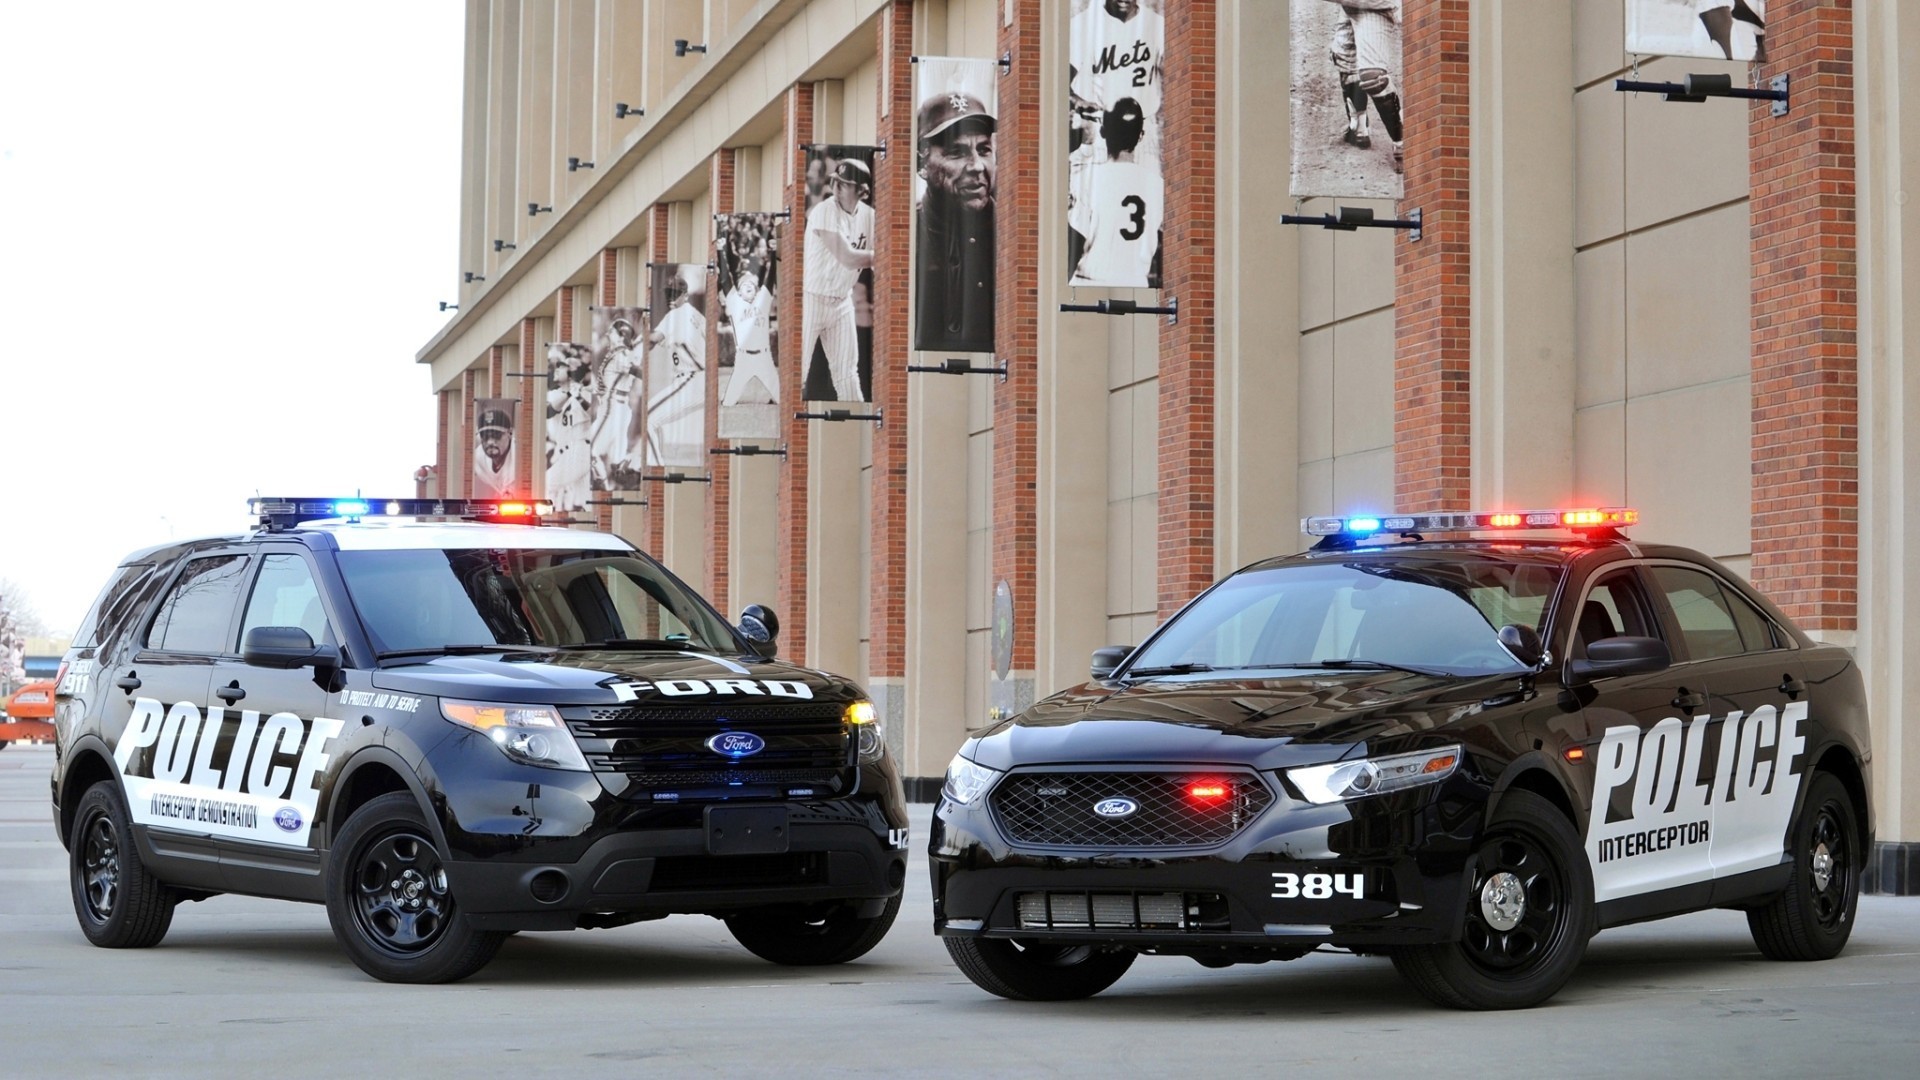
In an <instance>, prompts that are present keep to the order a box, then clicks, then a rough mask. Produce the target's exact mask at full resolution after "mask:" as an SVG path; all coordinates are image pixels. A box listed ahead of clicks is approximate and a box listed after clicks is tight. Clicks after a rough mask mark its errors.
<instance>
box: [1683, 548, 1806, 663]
mask: <svg viewBox="0 0 1920 1080" xmlns="http://www.w3.org/2000/svg"><path fill="white" fill-rule="evenodd" d="M1653 576H1654V579H1655V580H1656V581H1658V582H1659V583H1660V591H1661V592H1663V593H1665V594H1666V595H1667V603H1668V605H1670V606H1671V607H1672V608H1673V617H1674V619H1675V620H1676V621H1678V622H1679V623H1680V636H1681V637H1683V638H1685V639H1686V642H1687V655H1689V656H1690V657H1692V658H1693V659H1695V660H1708V659H1712V658H1713V657H1716V656H1739V655H1740V654H1742V653H1750V652H1763V651H1765V650H1768V649H1772V648H1775V647H1776V643H1775V641H1774V636H1773V627H1772V624H1770V623H1769V622H1767V620H1766V617H1765V616H1763V615H1761V614H1760V613H1759V612H1758V611H1755V610H1754V609H1753V605H1752V604H1749V603H1747V601H1746V598H1745V597H1743V596H1741V595H1739V594H1738V593H1735V592H1734V591H1733V590H1732V589H1729V588H1727V587H1726V586H1724V585H1722V584H1721V583H1720V580H1719V579H1718V578H1716V577H1714V576H1713V575H1712V574H1708V573H1705V572H1703V571H1699V570H1689V569H1687V568H1686V567H1683V566H1656V567H1654V568H1653Z"/></svg>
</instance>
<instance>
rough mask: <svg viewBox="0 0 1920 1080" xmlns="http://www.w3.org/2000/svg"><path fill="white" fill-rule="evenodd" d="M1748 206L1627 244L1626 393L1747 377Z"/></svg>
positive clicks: (1671, 226)
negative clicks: (1745, 375)
mask: <svg viewBox="0 0 1920 1080" xmlns="http://www.w3.org/2000/svg"><path fill="white" fill-rule="evenodd" d="M1747 244H1748V227H1747V204H1746V203H1745V202H1740V203H1736V204H1734V205H1732V206H1727V207H1723V208H1721V209H1719V210H1715V211H1712V212H1710V213H1705V214H1699V215H1695V216H1693V217H1688V218H1683V219H1681V220H1679V221H1675V222H1672V223H1670V224H1666V225H1663V226H1661V227H1660V228H1657V229H1649V230H1647V231H1645V232H1639V233H1635V234H1633V235H1632V236H1630V237H1628V238H1627V254H1626V260H1627V262H1626V282H1625V291H1626V301H1627V318H1626V341H1627V353H1626V355H1627V391H1628V393H1630V394H1633V395H1636V396H1637V395H1640V394H1655V393H1660V392H1662V391H1666V390H1673V389H1677V388H1679V387H1683V386H1693V385H1696V384H1699V383H1708V382H1716V381H1719V380H1721V379H1728V378H1734V377H1736V376H1741V375H1744V374H1746V372H1747V370H1748V368H1749V366H1750V362H1749V359H1748V351H1749V347H1750V342H1751V330H1750V324H1751V316H1750V314H1749V310H1750V307H1751V296H1752V292H1751V287H1750V285H1749V280H1748V271H1747Z"/></svg>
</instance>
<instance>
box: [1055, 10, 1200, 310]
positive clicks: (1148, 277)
mask: <svg viewBox="0 0 1920 1080" xmlns="http://www.w3.org/2000/svg"><path fill="white" fill-rule="evenodd" d="M1173 2H1177V0H1151V2H1149V3H1141V2H1140V0H1075V3H1074V14H1073V21H1072V24H1071V27H1070V29H1069V32H1068V39H1067V60H1068V65H1069V72H1068V81H1067V100H1068V108H1069V110H1070V111H1069V116H1068V134H1067V147H1068V150H1067V283H1068V284H1069V285H1105V286H1111V287H1116V288H1136V289H1138V288H1147V289H1157V288H1159V287H1160V223H1161V216H1162V214H1163V213H1164V212H1165V208H1166V184H1165V182H1164V180H1163V179H1162V177H1161V172H1160V119H1161V111H1160V97H1161V93H1160V91H1161V64H1160V53H1161V49H1162V48H1163V47H1164V44H1165V41H1166V33H1165V29H1164V24H1163V22H1162V19H1161V13H1160V9H1161V8H1162V7H1163V6H1165V5H1166V4H1168V3H1173Z"/></svg>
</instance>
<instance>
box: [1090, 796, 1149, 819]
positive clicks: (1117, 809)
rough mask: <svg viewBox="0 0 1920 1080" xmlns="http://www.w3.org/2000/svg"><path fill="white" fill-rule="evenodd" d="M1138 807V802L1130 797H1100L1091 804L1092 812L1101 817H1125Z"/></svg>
mask: <svg viewBox="0 0 1920 1080" xmlns="http://www.w3.org/2000/svg"><path fill="white" fill-rule="evenodd" d="M1138 809H1140V804H1139V803H1137V802H1134V801H1133V800H1132V799H1101V800H1100V801H1099V802H1097V803H1094V804H1093V812H1094V813H1096V814H1099V815H1100V816H1101V817H1126V816H1127V815H1128V814H1131V813H1133V812H1134V811H1135V810H1138Z"/></svg>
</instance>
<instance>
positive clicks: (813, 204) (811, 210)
mask: <svg viewBox="0 0 1920 1080" xmlns="http://www.w3.org/2000/svg"><path fill="white" fill-rule="evenodd" d="M874 149H875V148H874V147H871V146H815V147H814V148H813V149H811V150H809V151H808V152H807V235H806V241H805V243H806V251H805V256H806V259H805V270H806V273H805V275H804V279H803V280H802V282H801V284H802V286H803V288H802V289H801V292H802V293H804V294H805V298H804V299H803V300H802V301H801V304H802V310H801V313H800V364H801V368H800V397H801V398H802V400H805V401H870V400H872V398H873V155H874Z"/></svg>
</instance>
